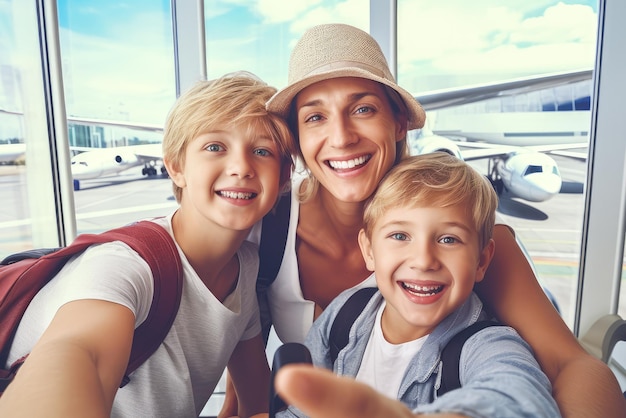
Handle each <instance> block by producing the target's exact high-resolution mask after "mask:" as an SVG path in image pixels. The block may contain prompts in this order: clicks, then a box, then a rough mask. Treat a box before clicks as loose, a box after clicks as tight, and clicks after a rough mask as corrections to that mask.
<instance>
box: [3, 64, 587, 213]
mask: <svg viewBox="0 0 626 418" xmlns="http://www.w3.org/2000/svg"><path fill="white" fill-rule="evenodd" d="M591 76H592V70H577V71H569V72H560V73H551V74H544V75H539V76H531V77H523V78H517V79H513V80H506V81H502V82H495V83H489V84H482V85H474V86H468V87H461V88H452V89H446V90H437V91H431V92H426V93H423V94H419V95H417V96H416V98H417V99H418V101H419V102H420V103H421V104H422V107H423V108H424V109H425V110H426V111H427V113H428V116H427V121H434V119H435V112H432V111H433V110H437V109H443V108H446V107H449V106H457V105H461V104H468V103H474V102H477V101H481V100H486V99H490V98H494V97H503V96H505V95H514V94H521V93H527V92H530V91H535V90H540V89H545V88H549V87H554V86H557V85H563V84H568V83H575V82H579V81H584V80H589V79H591ZM0 113H10V114H19V113H16V112H11V111H5V110H3V109H0ZM550 113H551V114H552V115H554V113H556V112H550ZM568 113H571V112H568ZM68 122H71V123H79V124H87V125H94V126H102V125H105V126H114V127H125V128H133V129H140V130H146V131H151V132H162V131H163V128H162V127H161V126H159V125H149V124H141V123H130V122H124V121H110V120H99V119H88V118H78V117H68ZM432 125H433V123H432V122H430V127H428V128H425V129H422V130H421V132H418V135H419V136H420V137H421V139H420V141H415V139H416V138H413V140H411V141H410V142H411V143H412V146H413V147H414V148H415V149H414V151H416V152H425V151H424V150H426V149H430V150H444V151H446V152H449V153H453V154H454V155H457V156H459V157H460V158H463V159H465V160H468V159H478V158H488V157H491V158H492V160H491V168H490V171H491V173H490V174H489V176H490V179H491V180H492V181H493V182H494V186H495V187H496V190H500V191H502V190H503V189H506V190H508V191H510V192H512V193H514V194H516V195H517V196H519V197H522V198H524V199H526V200H529V201H533V202H537V201H543V200H546V199H548V198H550V197H551V196H553V195H555V194H556V193H558V191H559V189H560V185H561V180H560V174H559V173H558V168H557V166H556V163H555V162H554V160H553V159H551V158H550V157H549V156H547V155H545V154H540V153H538V152H534V153H531V152H528V151H524V152H523V151H522V149H521V148H518V149H511V148H509V149H508V150H507V151H506V152H504V148H500V149H499V150H498V151H496V150H495V149H494V150H492V151H488V150H483V151H480V152H479V151H476V150H475V151H472V152H469V151H464V152H463V153H461V151H460V149H458V145H457V142H456V141H452V140H450V139H448V138H446V137H443V136H440V135H437V134H435V133H434V132H433V131H432ZM462 133H463V132H455V134H456V135H457V136H458V135H460V134H462ZM413 135H414V134H413ZM409 136H411V133H410V135H409ZM470 139H476V138H470ZM465 140H467V138H465ZM546 142H548V145H550V144H554V141H549V140H547V141H546ZM467 144H469V142H464V143H463V145H467ZM544 145H545V144H544ZM563 145H564V144H561V145H560V146H563ZM575 145H577V147H578V148H580V147H581V146H582V145H581V144H580V143H579V144H575ZM573 146H574V145H572V147H573ZM71 148H72V149H73V150H78V151H82V152H81V153H80V154H78V155H75V156H74V157H73V158H72V175H73V177H74V190H80V187H81V186H80V184H81V183H80V182H81V180H87V179H94V178H99V177H101V176H105V175H113V174H118V173H121V172H122V171H126V170H128V169H129V168H132V167H137V166H143V167H142V170H141V173H142V175H146V176H153V175H156V174H157V173H158V170H157V168H156V167H157V166H158V164H159V162H160V161H161V158H162V151H161V149H160V144H148V145H132V146H124V147H110V148H91V149H89V148H88V149H85V148H82V149H78V148H77V147H71ZM455 148H456V149H455ZM422 149H423V150H422ZM2 152H3V151H2V148H0V155H2ZM490 153H491V154H490ZM529 167H532V168H530V170H534V172H532V173H531V172H527V173H525V174H524V175H522V173H523V171H522V169H527V168H529ZM539 168H540V169H541V170H539ZM160 171H161V173H162V174H165V168H164V167H163V166H161V168H160Z"/></svg>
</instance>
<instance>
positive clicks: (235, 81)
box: [163, 71, 295, 202]
mask: <svg viewBox="0 0 626 418" xmlns="http://www.w3.org/2000/svg"><path fill="white" fill-rule="evenodd" d="M274 93H276V89H275V88H274V87H271V86H269V85H267V84H266V83H265V82H263V81H262V80H261V79H259V78H258V77H256V76H255V75H254V74H252V73H248V72H243V71H240V72H237V73H231V74H226V75H225V76H223V77H220V78H218V79H215V80H211V81H199V82H197V83H196V84H195V85H193V86H192V87H191V88H190V89H189V90H187V91H186V92H185V93H183V94H182V95H181V96H180V97H179V98H178V100H176V103H174V106H173V107H172V108H171V110H170V112H169V114H168V116H167V119H166V122H165V129H164V133H163V158H164V159H165V160H167V161H168V162H169V163H170V164H172V165H174V166H177V167H179V168H182V167H184V164H185V150H186V149H187V145H188V144H189V143H190V142H191V141H192V140H193V139H194V138H197V137H198V136H199V135H202V134H203V133H206V132H209V131H211V130H215V129H216V127H227V126H238V125H241V124H248V125H249V126H248V129H249V130H250V131H255V130H262V131H267V132H268V133H269V134H270V136H271V137H272V139H273V140H274V141H275V142H276V144H277V145H278V149H279V151H280V154H281V155H280V157H281V163H282V164H281V166H284V165H285V164H289V165H291V164H292V155H293V154H294V153H295V150H294V140H293V137H292V135H291V131H290V130H289V127H288V126H287V123H286V122H285V121H284V120H283V119H282V118H281V117H280V116H278V115H276V114H273V113H269V112H268V111H267V110H266V109H265V103H266V102H267V101H268V100H269V98H270V97H272V95H273V94H274ZM282 186H284V185H282ZM173 189H174V196H175V197H176V200H177V201H179V202H180V199H181V196H182V190H181V189H180V188H179V187H178V186H176V184H173Z"/></svg>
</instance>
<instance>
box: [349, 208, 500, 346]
mask: <svg viewBox="0 0 626 418" xmlns="http://www.w3.org/2000/svg"><path fill="white" fill-rule="evenodd" d="M359 245H360V246H361V251H362V253H363V257H364V258H365V262H366V265H367V268H368V269H369V270H371V271H375V272H376V282H377V284H378V288H379V289H380V292H381V293H382V295H383V296H384V298H385V300H386V303H387V305H386V308H385V311H384V313H383V318H382V327H383V332H384V335H385V338H386V339H387V340H388V341H389V342H392V343H395V344H398V343H402V342H406V341H411V340H414V339H417V338H419V337H422V336H424V335H427V334H429V333H430V332H432V330H433V329H434V328H435V327H436V326H437V324H439V323H440V322H441V321H442V320H443V319H444V318H445V317H446V316H448V315H449V314H450V313H451V312H453V311H454V310H455V309H457V308H458V307H459V306H461V305H462V304H463V303H464V302H465V300H467V298H468V297H469V295H470V293H471V291H472V289H473V286H474V283H475V282H478V281H480V280H482V279H483V277H484V274H485V271H486V269H487V266H488V264H489V261H490V260H491V257H492V255H493V251H494V243H493V240H489V241H488V242H487V243H486V245H485V247H484V248H481V246H480V244H479V234H478V232H477V231H476V227H475V222H474V221H473V219H472V215H471V211H470V210H469V209H468V208H467V205H466V204H462V203H461V204H456V205H453V206H447V207H443V208H441V207H422V206H415V205H412V206H408V207H407V206H396V207H395V208H390V209H389V210H387V211H386V212H385V213H384V214H383V215H382V216H381V217H380V218H378V219H377V220H376V221H375V223H374V225H373V228H372V229H371V238H368V237H367V235H366V234H365V232H364V231H363V230H362V231H361V233H360V234H359Z"/></svg>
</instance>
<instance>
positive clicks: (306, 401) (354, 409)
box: [275, 365, 414, 418]
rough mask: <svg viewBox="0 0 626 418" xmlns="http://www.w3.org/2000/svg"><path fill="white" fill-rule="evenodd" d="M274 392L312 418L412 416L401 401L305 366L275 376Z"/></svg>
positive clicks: (349, 379) (294, 367)
mask: <svg viewBox="0 0 626 418" xmlns="http://www.w3.org/2000/svg"><path fill="white" fill-rule="evenodd" d="M275 384H276V391H277V392H278V394H279V395H280V396H281V397H282V398H283V399H284V400H285V401H286V402H287V403H288V404H290V405H294V406H296V407H298V408H299V409H300V410H301V411H302V412H304V413H305V414H307V415H308V416H309V417H311V418H353V417H354V418H367V417H399V418H402V417H406V418H408V417H414V415H413V414H412V413H411V411H409V409H408V408H407V407H406V406H405V405H403V404H402V403H401V402H399V401H396V400H392V399H390V398H387V397H386V396H383V395H382V394H380V393H378V392H376V391H375V390H374V389H372V388H371V387H369V386H367V385H365V384H363V383H359V382H357V381H355V380H354V379H351V378H347V377H340V376H336V375H334V374H333V373H331V372H330V371H328V370H322V369H317V368H314V367H311V366H307V365H287V366H284V367H283V368H281V369H280V370H279V371H278V373H277V374H276V381H275Z"/></svg>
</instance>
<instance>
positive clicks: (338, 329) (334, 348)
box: [328, 287, 378, 363]
mask: <svg viewBox="0 0 626 418" xmlns="http://www.w3.org/2000/svg"><path fill="white" fill-rule="evenodd" d="M377 290H378V288H376V287H364V288H362V289H359V290H357V291H356V292H354V293H353V294H352V295H350V297H349V298H348V300H346V303H344V304H343V306H342V307H341V308H340V309H339V312H337V316H336V317H335V320H334V321H333V325H332V326H331V328H330V336H329V337H328V338H329V344H330V358H331V360H332V361H333V363H334V362H335V360H336V359H337V356H338V355H339V352H340V351H341V350H343V348H344V347H345V346H346V345H347V344H348V338H349V335H350V328H352V324H354V321H356V318H357V317H358V316H359V315H360V314H361V312H363V309H365V305H367V302H369V300H370V299H371V298H372V296H373V295H374V293H376V291H377Z"/></svg>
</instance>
